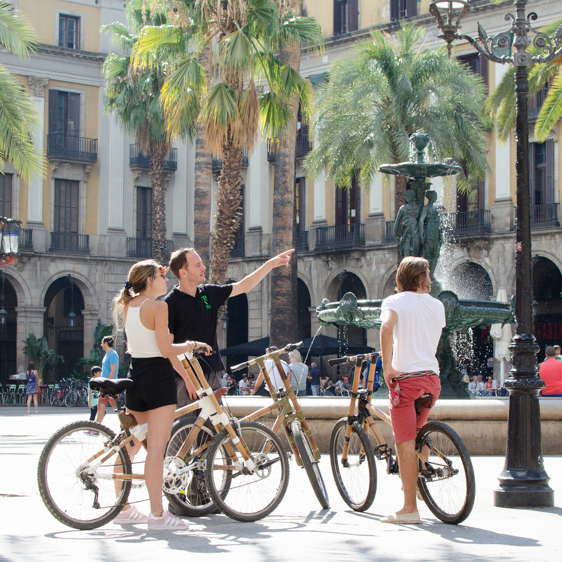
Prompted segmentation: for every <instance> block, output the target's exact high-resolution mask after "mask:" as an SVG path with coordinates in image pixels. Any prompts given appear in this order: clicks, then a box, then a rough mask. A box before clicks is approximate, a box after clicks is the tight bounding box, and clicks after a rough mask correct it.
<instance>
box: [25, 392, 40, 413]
mask: <svg viewBox="0 0 562 562" xmlns="http://www.w3.org/2000/svg"><path fill="white" fill-rule="evenodd" d="M33 404H34V405H35V413H37V412H38V408H39V398H38V396H37V394H34V395H33ZM28 410H29V407H28Z"/></svg>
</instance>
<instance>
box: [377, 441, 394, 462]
mask: <svg viewBox="0 0 562 562" xmlns="http://www.w3.org/2000/svg"><path fill="white" fill-rule="evenodd" d="M374 453H375V457H377V459H378V460H379V461H384V460H386V459H388V458H389V457H390V456H391V455H392V449H391V448H390V447H389V446H388V445H386V444H383V445H377V446H376V447H375V450H374Z"/></svg>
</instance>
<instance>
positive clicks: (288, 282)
mask: <svg viewBox="0 0 562 562" xmlns="http://www.w3.org/2000/svg"><path fill="white" fill-rule="evenodd" d="M296 4H302V3H301V2H297V3H296ZM298 13H300V12H298ZM281 56H282V57H284V58H285V59H286V60H287V61H288V62H289V64H290V65H291V67H292V68H294V69H296V70H299V68H300V58H301V53H300V46H295V47H292V48H286V49H284V50H283V51H282V53H281ZM297 111H298V99H297V97H296V95H295V98H294V100H293V115H294V118H293V119H291V120H290V121H289V122H288V123H287V126H286V127H285V129H284V130H283V133H282V134H281V136H280V138H279V146H278V148H277V152H276V155H275V168H274V169H275V177H274V180H273V228H272V234H273V239H272V249H273V255H277V254H279V253H280V252H283V251H285V250H288V249H289V248H294V247H295V245H296V228H297V225H296V215H295V145H296V140H297V134H296V131H297V121H296V115H297ZM269 334H270V336H269V337H270V342H271V343H272V344H273V345H276V346H278V347H282V346H284V345H286V344H287V343H289V342H293V341H296V338H297V337H298V311H297V259H296V257H294V258H293V259H292V260H291V262H290V265H289V267H278V268H276V269H274V270H273V272H272V273H271V321H270V330H269Z"/></svg>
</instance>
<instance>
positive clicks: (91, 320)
mask: <svg viewBox="0 0 562 562" xmlns="http://www.w3.org/2000/svg"><path fill="white" fill-rule="evenodd" d="M82 317H83V318H84V357H88V356H89V355H90V351H91V350H92V349H93V347H94V343H95V341H94V337H95V332H96V324H97V323H98V318H99V317H100V313H99V311H98V310H83V311H82ZM120 359H121V358H120ZM121 361H122V359H121Z"/></svg>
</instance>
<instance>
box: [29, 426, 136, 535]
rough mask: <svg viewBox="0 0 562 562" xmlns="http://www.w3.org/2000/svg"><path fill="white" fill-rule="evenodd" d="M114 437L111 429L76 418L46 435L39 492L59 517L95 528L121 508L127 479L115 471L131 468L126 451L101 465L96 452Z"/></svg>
mask: <svg viewBox="0 0 562 562" xmlns="http://www.w3.org/2000/svg"><path fill="white" fill-rule="evenodd" d="M114 438H115V433H113V431H111V430H110V429H108V428H107V427H105V426H103V425H101V424H99V423H96V422H90V421H79V422H74V423H71V424H69V425H67V426H65V427H63V428H61V429H59V430H58V431H57V432H56V433H54V434H53V436H52V437H50V439H49V440H48V441H47V443H46V445H45V447H44V448H43V451H42V452H41V456H40V458H39V467H38V471H37V477H38V481H39V492H40V494H41V498H42V499H43V502H44V504H45V505H46V506H47V509H48V510H49V511H50V512H51V513H52V514H53V515H54V516H55V517H56V518H57V519H58V520H59V521H60V522H61V523H64V524H65V525H68V526H69V527H72V528H74V529H82V530H88V529H96V528H97V527H101V526H102V525H105V524H106V523H109V522H110V521H111V520H112V519H113V518H114V517H116V516H117V515H118V513H119V512H120V511H121V510H122V509H123V506H124V505H125V503H126V502H127V498H128V497H129V492H130V490H131V481H130V480H125V481H119V480H115V479H114V478H113V476H114V474H115V473H124V474H131V461H130V458H129V454H128V453H127V451H126V449H125V448H122V449H120V450H119V452H118V453H117V454H116V455H113V456H111V458H110V459H108V460H107V461H106V462H105V463H103V464H101V465H98V463H99V461H100V458H96V454H98V453H100V452H101V451H106V452H110V450H111V447H109V443H110V441H112V440H113V439H114ZM94 459H95V460H94ZM94 465H95V466H94Z"/></svg>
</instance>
